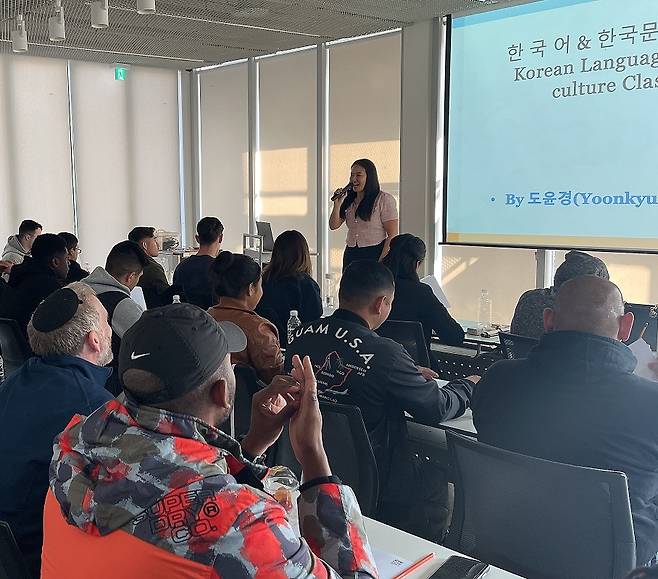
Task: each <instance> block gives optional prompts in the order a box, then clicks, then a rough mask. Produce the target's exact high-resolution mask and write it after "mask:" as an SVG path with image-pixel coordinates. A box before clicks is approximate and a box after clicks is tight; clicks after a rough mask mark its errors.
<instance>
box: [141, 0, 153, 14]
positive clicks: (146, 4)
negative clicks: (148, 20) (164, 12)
mask: <svg viewBox="0 0 658 579" xmlns="http://www.w3.org/2000/svg"><path fill="white" fill-rule="evenodd" d="M137 13H138V14H155V0H137Z"/></svg>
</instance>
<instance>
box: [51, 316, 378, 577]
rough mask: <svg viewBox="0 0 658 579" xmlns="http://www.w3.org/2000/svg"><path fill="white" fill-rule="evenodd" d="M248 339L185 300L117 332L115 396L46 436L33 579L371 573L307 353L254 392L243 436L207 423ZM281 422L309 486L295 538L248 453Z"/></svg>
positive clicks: (220, 415)
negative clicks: (38, 555) (326, 434)
mask: <svg viewBox="0 0 658 579" xmlns="http://www.w3.org/2000/svg"><path fill="white" fill-rule="evenodd" d="M245 345H246V338H245V336H244V334H243V333H242V331H241V330H240V329H239V328H238V327H237V326H235V325H234V324H231V323H229V322H220V323H217V322H215V321H214V320H213V319H212V317H211V316H210V315H209V314H208V313H207V312H204V311H203V310H201V309H199V308H197V307H196V306H193V305H191V304H175V305H171V306H167V307H164V308H159V309H157V310H151V311H147V312H145V313H144V315H143V316H142V317H141V318H140V320H139V321H138V322H137V323H136V324H135V325H134V326H133V327H132V328H130V330H128V331H127V332H126V334H125V335H124V337H123V341H122V344H121V354H120V360H119V367H120V372H121V381H122V383H123V386H124V391H125V393H126V402H125V405H124V404H122V403H121V402H119V401H118V400H113V401H111V402H109V403H107V404H106V405H104V406H103V407H101V408H99V409H98V411H97V412H94V413H93V414H92V415H91V416H89V417H87V418H86V419H85V418H83V417H81V416H77V417H75V418H74V419H73V420H72V421H71V423H70V424H69V426H68V427H67V428H66V430H65V431H64V432H63V433H62V434H61V435H60V436H59V437H58V438H57V440H56V441H55V447H54V456H53V462H52V465H51V471H50V472H51V479H50V480H51V490H50V492H49V493H48V496H47V498H46V506H45V513H44V546H43V555H42V567H43V570H42V575H41V576H42V578H43V579H61V578H63V577H66V578H67V579H83V578H84V579H86V578H87V577H89V576H90V570H93V572H91V575H93V577H94V578H95V579H110V578H111V579H114V578H115V577H121V578H122V579H143V578H144V577H158V578H160V579H178V578H179V577H187V578H189V579H193V578H197V577H198V578H199V579H200V578H202V577H204V578H206V577H226V578H227V579H228V578H233V577H254V576H258V577H261V576H262V577H300V578H303V577H332V578H337V577H339V576H342V577H345V578H347V577H350V578H363V579H365V578H367V577H370V578H374V577H377V571H376V569H375V566H374V562H373V559H372V555H371V553H370V548H369V546H368V541H367V538H366V535H365V530H364V528H363V526H362V525H363V520H362V518H361V515H360V512H359V506H358V504H357V502H356V498H355V496H354V493H353V492H352V490H351V489H350V488H349V487H346V486H343V485H341V484H340V482H339V481H338V480H337V479H336V478H335V477H333V476H331V470H330V468H329V464H328V461H327V456H326V454H325V452H324V448H323V446H322V430H321V429H322V418H321V416H320V410H319V405H318V401H317V388H316V384H315V379H314V378H313V370H312V368H311V364H310V361H309V360H308V359H306V360H304V364H303V365H302V363H301V362H300V360H299V359H298V358H297V359H295V360H294V371H293V377H292V378H290V377H279V378H278V379H276V380H275V381H274V382H273V383H272V384H271V385H270V386H269V387H267V388H265V389H263V390H261V391H260V392H259V393H258V394H256V395H255V396H254V403H253V406H252V418H251V420H252V422H251V429H250V430H249V433H248V434H247V435H246V437H245V438H244V440H243V441H242V442H241V443H240V444H238V442H236V441H235V440H233V439H232V438H230V437H229V436H227V435H226V434H224V433H223V432H221V431H220V430H218V429H217V428H216V426H217V425H219V424H221V423H222V422H223V421H224V420H226V418H227V417H228V415H229V413H230V411H231V408H232V406H233V402H234V397H235V376H234V374H233V369H232V368H231V360H230V353H231V352H236V351H240V350H242V349H244V347H245ZM288 419H290V426H289V432H290V441H291V443H292V446H293V449H294V452H295V456H296V457H297V459H298V460H299V461H300V463H301V464H302V467H303V468H304V474H305V476H306V481H307V482H305V483H304V484H303V485H302V486H301V489H300V490H301V497H300V500H299V520H300V521H302V523H303V529H302V537H303V539H300V538H298V537H297V536H296V534H295V532H294V530H293V528H292V527H291V525H290V523H289V522H288V519H287V516H286V511H285V510H284V508H283V506H282V505H281V504H279V503H278V502H277V501H276V500H274V499H273V498H272V497H271V496H269V495H267V494H265V493H264V492H263V491H262V488H263V487H262V482H261V478H263V476H264V475H266V473H267V469H266V468H265V467H263V466H258V465H256V464H254V463H252V462H250V459H254V458H255V457H256V456H257V455H261V454H262V453H263V452H265V450H267V448H268V447H269V446H270V445H271V444H272V443H274V441H276V439H277V438H278V437H279V435H280V433H281V430H282V428H283V425H284V423H285V422H286V421H287V420H288ZM304 539H305V540H304ZM309 546H310V547H309ZM320 557H322V558H323V559H324V561H322V560H321V559H320Z"/></svg>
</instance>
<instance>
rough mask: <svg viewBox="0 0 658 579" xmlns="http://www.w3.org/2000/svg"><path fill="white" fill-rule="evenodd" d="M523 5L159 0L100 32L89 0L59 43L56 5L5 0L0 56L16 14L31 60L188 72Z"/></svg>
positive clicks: (119, 12) (422, 0)
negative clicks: (53, 29)
mask: <svg viewBox="0 0 658 579" xmlns="http://www.w3.org/2000/svg"><path fill="white" fill-rule="evenodd" d="M523 1H530V0H498V1H497V2H492V0H157V4H156V6H157V14H154V15H140V14H137V12H136V10H135V6H136V0H110V2H109V5H110V11H109V13H110V16H109V19H110V26H109V28H107V29H105V30H96V29H93V28H92V27H91V25H90V2H89V0H63V2H62V5H63V6H64V13H65V19H66V40H65V41H64V42H61V43H54V42H51V41H50V40H49V39H48V17H50V16H51V15H52V14H53V5H54V3H53V1H52V0H22V1H21V0H0V3H1V10H0V23H1V27H0V52H11V42H10V38H11V36H10V31H11V28H12V26H13V20H12V19H13V18H14V17H15V15H16V14H17V13H18V12H22V13H23V14H24V15H25V20H26V27H27V33H28V41H29V43H30V45H29V54H31V55H38V56H50V57H57V58H70V59H75V60H92V61H97V62H110V63H113V62H123V63H127V64H146V65H153V66H171V67H175V68H184V69H190V68H196V67H199V66H208V65H213V64H218V63H222V62H227V61H231V60H237V59H241V58H247V57H251V56H259V55H262V54H269V53H273V52H277V51H280V50H288V49H292V48H299V47H302V46H308V45H310V44H317V43H320V42H325V41H330V40H335V39H339V38H348V37H353V36H361V35H364V34H370V33H374V32H380V31H384V30H390V29H393V28H399V27H402V26H405V25H408V24H411V23H413V22H417V21H420V20H427V19H430V18H433V17H436V16H443V15H445V14H452V13H455V12H458V11H463V10H471V9H474V8H476V9H480V10H482V9H491V8H498V7H501V6H505V5H508V4H513V3H514V4H516V3H519V2H523Z"/></svg>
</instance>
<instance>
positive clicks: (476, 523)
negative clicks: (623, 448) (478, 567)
mask: <svg viewBox="0 0 658 579" xmlns="http://www.w3.org/2000/svg"><path fill="white" fill-rule="evenodd" d="M446 436H447V439H448V451H449V454H450V458H451V463H452V466H453V469H454V477H455V509H454V513H453V517H452V523H451V526H450V531H449V533H448V539H447V541H446V545H447V546H449V547H450V548H452V549H455V550H457V551H459V552H461V553H464V554H465V555H467V556H470V557H474V558H477V559H480V560H481V561H486V562H487V563H491V564H492V565H496V566H497V567H502V568H503V569H506V570H507V571H511V572H512V573H516V574H517V575H521V576H522V577H531V578H532V579H565V578H574V579H575V578H578V579H622V578H623V577H625V576H626V574H627V573H628V572H630V571H631V570H632V569H633V568H634V567H635V535H634V531H633V520H632V518H631V507H630V501H629V498H628V484H627V480H626V475H625V474H624V473H622V472H614V471H607V470H598V469H593V468H585V467H580V466H572V465H567V464H561V463H557V462H551V461H548V460H542V459H539V458H533V457H529V456H524V455H522V454H517V453H514V452H509V451H507V450H502V449H499V448H494V447H492V446H488V445H486V444H482V443H479V442H477V441H475V440H473V439H471V438H467V437H464V436H460V435H458V434H455V433H453V432H447V433H446Z"/></svg>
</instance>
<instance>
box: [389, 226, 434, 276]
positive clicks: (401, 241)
mask: <svg viewBox="0 0 658 579" xmlns="http://www.w3.org/2000/svg"><path fill="white" fill-rule="evenodd" d="M426 253H427V248H426V247H425V242H424V241H423V240H422V239H421V238H420V237H416V236H415V235H411V233H403V234H402V235H396V236H395V237H394V238H393V239H392V240H391V245H390V249H389V252H388V253H387V254H386V257H385V258H384V259H383V260H382V263H383V264H384V265H385V266H386V267H388V269H390V270H391V273H392V274H393V277H394V278H395V279H397V278H398V277H400V278H407V279H413V280H416V281H419V278H418V272H417V271H416V264H417V263H418V262H419V261H424V260H425V255H426Z"/></svg>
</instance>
